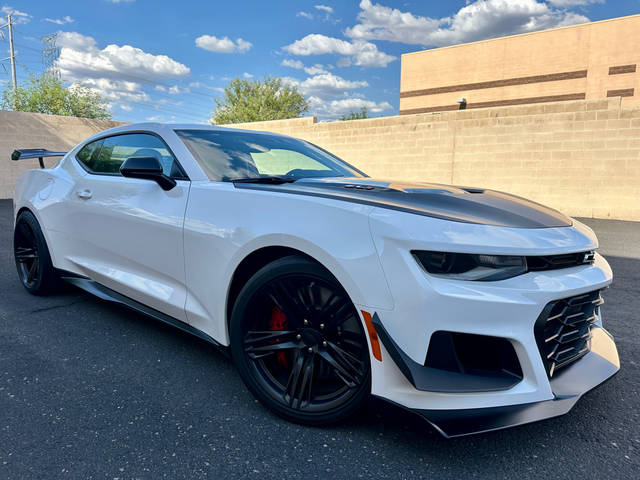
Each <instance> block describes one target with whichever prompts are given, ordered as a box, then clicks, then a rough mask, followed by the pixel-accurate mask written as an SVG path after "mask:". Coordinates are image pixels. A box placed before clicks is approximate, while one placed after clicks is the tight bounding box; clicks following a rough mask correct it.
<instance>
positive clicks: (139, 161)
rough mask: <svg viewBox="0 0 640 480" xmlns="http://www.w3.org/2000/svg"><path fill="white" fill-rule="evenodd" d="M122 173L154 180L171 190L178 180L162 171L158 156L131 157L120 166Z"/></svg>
mask: <svg viewBox="0 0 640 480" xmlns="http://www.w3.org/2000/svg"><path fill="white" fill-rule="evenodd" d="M120 174H121V175H122V176H123V177H128V178H143V179H145V180H153V181H154V182H156V183H157V184H158V185H160V187H161V188H162V189H163V190H171V189H172V188H173V187H175V186H176V181H175V180H174V179H173V178H171V177H168V176H167V175H165V174H164V173H163V172H162V165H161V164H160V160H158V159H157V158H156V157H130V158H127V159H126V160H125V161H124V162H123V163H122V165H121V166H120Z"/></svg>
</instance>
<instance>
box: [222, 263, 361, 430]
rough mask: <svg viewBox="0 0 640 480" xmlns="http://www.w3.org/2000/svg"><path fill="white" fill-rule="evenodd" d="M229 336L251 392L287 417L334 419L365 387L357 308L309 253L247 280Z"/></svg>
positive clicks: (313, 421)
mask: <svg viewBox="0 0 640 480" xmlns="http://www.w3.org/2000/svg"><path fill="white" fill-rule="evenodd" d="M230 336H231V352H232V356H233V359H234V361H235V364H236V366H237V368H238V371H239V372H240V376H241V377H242V379H243V380H244V382H245V384H246V385H247V387H248V388H249V390H250V391H251V392H252V393H253V394H254V395H255V396H256V397H257V398H258V400H260V401H261V402H262V403H263V404H264V405H265V406H267V407H268V408H269V409H271V410H273V411H274V412H276V413H277V414H278V415H280V416H282V417H284V418H286V419H288V420H291V421H294V422H297V423H302V424H307V425H322V424H327V423H334V422H338V421H340V420H343V419H344V418H346V417H348V416H349V415H350V414H352V413H353V412H354V411H355V410H356V409H357V408H358V407H360V406H361V405H362V403H363V401H364V400H365V399H366V397H367V395H368V393H369V392H370V389H371V367H370V363H369V350H368V345H367V340H366V337H365V334H364V330H363V328H362V323H361V321H360V318H359V316H358V313H357V311H356V309H355V307H354V305H353V303H351V300H350V299H349V297H348V295H347V293H346V292H345V291H344V289H343V288H342V287H341V286H340V285H339V283H338V282H337V281H336V279H335V278H334V277H333V276H332V275H331V274H330V273H329V272H328V271H327V270H326V269H325V268H323V267H322V266H321V265H319V264H317V263H315V262H313V261H312V260H310V259H307V258H306V257H302V256H290V257H285V258H282V259H279V260H276V261H274V262H273V263H270V264H269V265H267V266H265V267H264V268H262V269H261V270H259V271H258V272H257V273H256V274H255V275H254V276H253V277H252V278H251V279H250V280H249V281H248V282H247V284H246V285H245V286H244V288H243V289H242V291H241V292H240V294H239V296H238V298H237V300H236V303H235V305H234V308H233V313H232V316H231V326H230Z"/></svg>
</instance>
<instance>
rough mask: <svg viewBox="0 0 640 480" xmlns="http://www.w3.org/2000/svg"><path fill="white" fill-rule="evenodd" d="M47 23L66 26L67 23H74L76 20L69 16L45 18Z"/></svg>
mask: <svg viewBox="0 0 640 480" xmlns="http://www.w3.org/2000/svg"><path fill="white" fill-rule="evenodd" d="M43 20H44V21H45V22H49V23H55V24H56V25H64V24H65V23H73V22H74V20H73V18H71V17H70V16H69V15H65V16H64V17H62V18H44V19H43Z"/></svg>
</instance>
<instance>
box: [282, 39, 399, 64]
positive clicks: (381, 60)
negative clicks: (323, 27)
mask: <svg viewBox="0 0 640 480" xmlns="http://www.w3.org/2000/svg"><path fill="white" fill-rule="evenodd" d="M283 49H284V50H285V51H287V52H289V53H291V54H292V55H301V56H305V55H323V54H329V53H335V54H339V55H344V56H346V57H349V59H350V63H353V64H354V65H358V66H362V67H386V66H387V64H388V63H389V62H391V61H393V60H395V58H396V57H394V56H392V55H388V54H386V53H384V52H381V51H379V50H378V47H376V46H375V44H373V43H370V42H365V41H363V40H355V41H353V42H349V41H347V40H340V39H339V38H333V37H327V36H326V35H321V34H318V33H311V34H309V35H307V36H306V37H304V38H302V39H300V40H296V41H295V42H293V43H292V44H291V45H287V46H285V47H283Z"/></svg>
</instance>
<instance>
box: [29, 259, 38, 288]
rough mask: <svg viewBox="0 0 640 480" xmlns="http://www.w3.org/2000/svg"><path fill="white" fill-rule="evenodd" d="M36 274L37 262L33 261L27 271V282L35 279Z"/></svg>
mask: <svg viewBox="0 0 640 480" xmlns="http://www.w3.org/2000/svg"><path fill="white" fill-rule="evenodd" d="M37 273H38V262H37V261H35V260H34V261H33V263H32V264H31V266H30V267H29V270H28V271H27V282H28V283H31V282H33V279H34V278H35V276H36V274H37Z"/></svg>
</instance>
